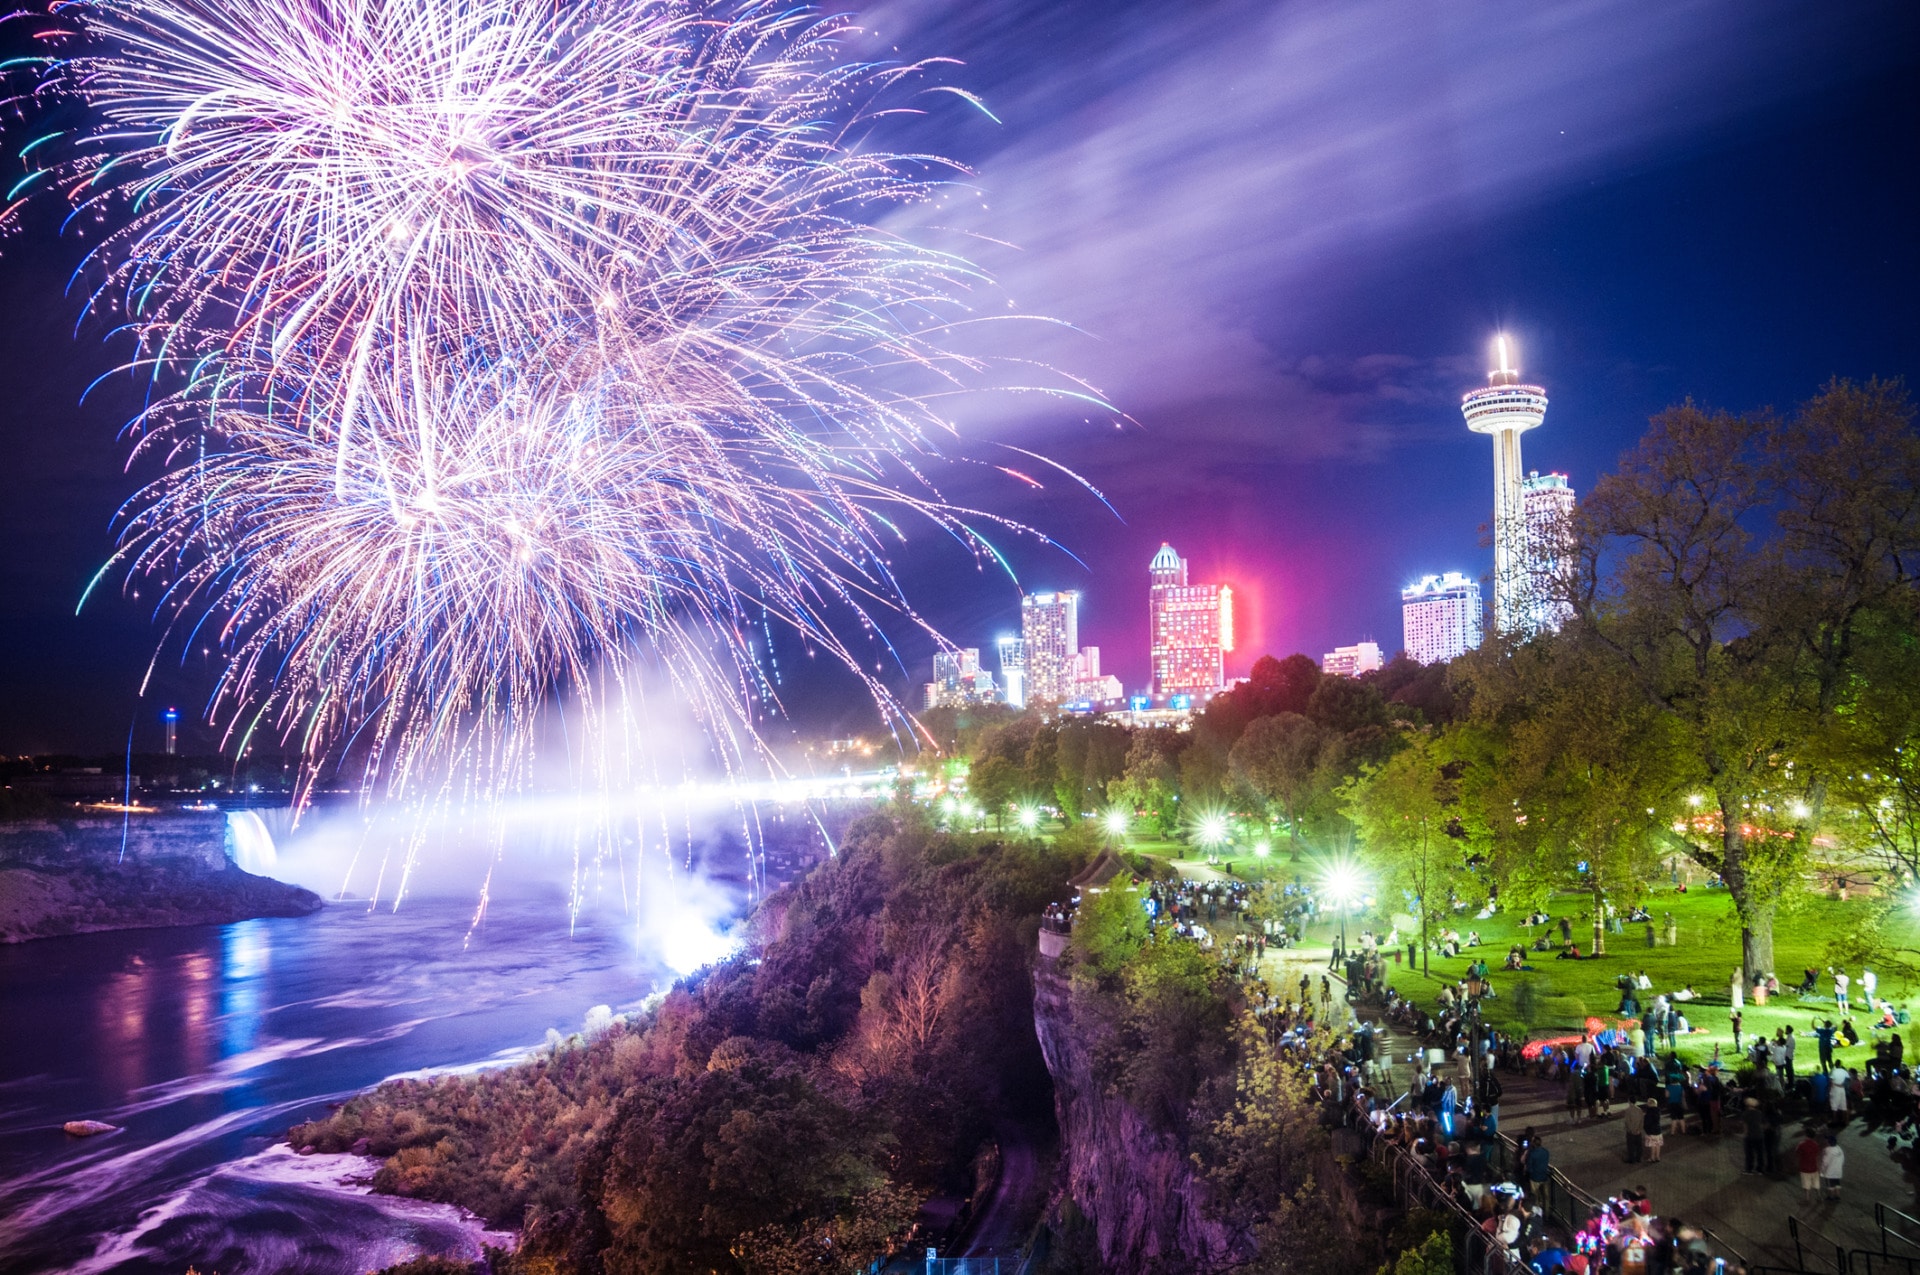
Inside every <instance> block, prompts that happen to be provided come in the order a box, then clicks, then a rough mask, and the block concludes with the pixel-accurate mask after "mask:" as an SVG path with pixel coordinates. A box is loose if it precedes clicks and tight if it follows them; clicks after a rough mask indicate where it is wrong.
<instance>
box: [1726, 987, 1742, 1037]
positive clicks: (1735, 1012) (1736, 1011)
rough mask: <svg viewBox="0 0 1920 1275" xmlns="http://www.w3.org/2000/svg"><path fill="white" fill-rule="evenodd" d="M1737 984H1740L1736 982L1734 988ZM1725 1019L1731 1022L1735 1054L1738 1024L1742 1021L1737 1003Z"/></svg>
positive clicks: (1738, 1035)
mask: <svg viewBox="0 0 1920 1275" xmlns="http://www.w3.org/2000/svg"><path fill="white" fill-rule="evenodd" d="M1739 986H1740V984H1738V983H1735V984H1734V987H1735V989H1738V988H1739ZM1727 1021H1728V1022H1729V1023H1731V1024H1733V1052H1734V1053H1736V1054H1737V1053H1739V1052H1740V1024H1741V1021H1742V1019H1741V1016H1740V1009H1739V1006H1738V1005H1736V1006H1735V1007H1734V1010H1733V1013H1732V1015H1731V1016H1730V1017H1729V1018H1728V1019H1727Z"/></svg>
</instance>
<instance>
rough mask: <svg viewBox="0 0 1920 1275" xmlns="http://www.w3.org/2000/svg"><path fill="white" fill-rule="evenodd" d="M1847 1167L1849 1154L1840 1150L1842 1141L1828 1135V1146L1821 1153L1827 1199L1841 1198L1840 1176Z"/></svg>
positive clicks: (1822, 1174) (1821, 1168)
mask: <svg viewBox="0 0 1920 1275" xmlns="http://www.w3.org/2000/svg"><path fill="white" fill-rule="evenodd" d="M1846 1167H1847V1153H1846V1152H1845V1151H1842V1150H1841V1149H1840V1140H1839V1139H1838V1138H1836V1137H1834V1136H1833V1135H1832V1134H1831V1133H1830V1134H1828V1135H1827V1145H1826V1148H1825V1149H1824V1150H1822V1151H1821V1152H1820V1177H1821V1178H1822V1179H1823V1180H1824V1182H1825V1183H1826V1187H1827V1198H1828V1199H1829V1200H1838V1199H1839V1198H1840V1175H1841V1174H1842V1173H1843V1172H1844V1171H1845V1170H1846Z"/></svg>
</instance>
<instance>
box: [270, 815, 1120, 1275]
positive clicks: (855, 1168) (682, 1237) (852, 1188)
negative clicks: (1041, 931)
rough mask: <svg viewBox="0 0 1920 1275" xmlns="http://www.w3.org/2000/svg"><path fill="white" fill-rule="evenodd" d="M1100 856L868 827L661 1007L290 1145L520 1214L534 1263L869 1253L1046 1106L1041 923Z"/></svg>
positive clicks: (685, 1266)
mask: <svg viewBox="0 0 1920 1275" xmlns="http://www.w3.org/2000/svg"><path fill="white" fill-rule="evenodd" d="M1083 862H1084V860H1082V859H1077V858H1075V857H1074V856H1073V855H1071V854H1070V853H1068V852H1066V851H1063V850H1062V849H1060V848H1059V847H1057V846H1047V845H1043V844H1039V843H1033V842H1028V843H1024V844H1020V845H1006V844H1002V843H999V842H992V841H980V840H976V839H973V838H962V837H949V836H944V835H942V834H938V833H936V832H934V831H933V830H932V829H931V828H930V827H929V826H928V824H927V822H926V820H925V819H924V818H923V817H921V816H919V815H917V814H914V813H912V812H900V813H898V814H893V813H889V814H884V815H877V816H873V817H870V818H868V819H866V820H863V821H862V822H860V823H858V824H856V825H855V826H854V827H853V828H852V829H851V830H849V833H848V835H847V836H846V838H845V839H844V841H843V844H842V847H841V854H840V856H839V857H838V858H837V859H836V860H834V861H832V862H830V863H828V864H826V865H823V866H822V867H821V868H820V869H818V870H816V871H815V872H814V873H813V874H812V875H811V876H809V877H808V878H807V879H806V880H805V881H804V882H802V883H800V884H799V885H798V886H796V887H794V888H793V889H791V890H788V891H785V892H783V893H781V894H779V895H776V896H775V897H774V898H773V899H771V900H769V901H768V903H767V904H765V905H764V906H763V907H762V908H761V910H760V911H759V912H758V913H756V914H755V916H754V918H753V922H752V928H753V939H752V944H751V951H750V953H748V954H747V955H743V956H742V957H741V958H738V959H736V960H733V961H730V962H728V963H726V964H723V965H721V966H718V967H715V968H712V969H709V970H707V971H703V972H702V973H701V974H700V975H697V976H695V977H694V978H692V979H688V980H684V981H683V982H682V983H681V984H679V985H678V986H677V987H676V988H675V989H674V990H673V991H672V992H671V993H669V994H668V996H667V997H666V998H665V1000H664V1001H663V1002H662V1003H661V1004H660V1006H659V1007H658V1008H657V1009H656V1010H655V1011H653V1012H652V1013H651V1014H650V1015H649V1016H648V1017H647V1018H646V1019H645V1020H643V1021H641V1022H638V1023H632V1024H622V1025H617V1026H615V1027H614V1028H612V1029H611V1030H609V1031H607V1032H606V1033H605V1034H603V1035H602V1036H600V1037H599V1038H598V1039H595V1040H593V1041H590V1042H589V1041H584V1040H582V1039H580V1038H577V1037H576V1038H574V1039H572V1040H569V1041H563V1042H561V1044H560V1045H559V1046H558V1047H556V1048H555V1049H553V1050H551V1051H547V1052H543V1054H542V1055H541V1056H540V1057H537V1058H535V1059H533V1060H531V1061H529V1062H527V1063H524V1064H521V1065H519V1066H515V1067H509V1068H503V1069H501V1070H498V1071H492V1072H487V1073H483V1074H481V1075H477V1076H463V1077H443V1078H438V1079H435V1080H432V1081H407V1082H392V1083H389V1084H387V1085H383V1086H381V1087H380V1088H379V1089H377V1090H375V1091H374V1092H372V1093H370V1094H366V1095H363V1096H361V1097H359V1098H356V1099H354V1100H353V1101H351V1102H349V1103H347V1104H346V1105H345V1106H344V1107H342V1108H341V1110H340V1111H339V1112H337V1113H336V1114H335V1115H334V1116H332V1117H331V1118H329V1119H327V1120H324V1121H319V1122H316V1123H314V1124H311V1125H303V1126H300V1127H298V1128H296V1129H295V1130H293V1131H292V1135H291V1137H292V1140H293V1142H294V1144H295V1145H296V1146H311V1147H314V1148H316V1149H318V1150H326V1151H346V1150H351V1149H354V1148H355V1147H356V1146H359V1147H360V1149H362V1150H364V1151H366V1152H368V1153H370V1154H372V1155H375V1156H378V1157H381V1158H382V1159H383V1160H384V1163H383V1165H382V1166H381V1169H380V1171H379V1174H378V1176H377V1179H376V1185H378V1186H379V1187H381V1188H382V1189H385V1190H390V1191H395V1192H398V1193H400V1194H404V1195H412V1196H418V1197H421V1198H427V1199H436V1200H445V1201H447V1202H450V1203H456V1204H460V1205H463V1206H465V1207H467V1208H470V1209H472V1210H473V1211H475V1212H476V1213H479V1214H481V1215H482V1216H484V1217H486V1218H487V1219H488V1220H489V1221H491V1222H493V1223H494V1224H496V1225H504V1226H514V1227H520V1228H523V1235H524V1239H523V1243H522V1246H521V1248H520V1250H519V1251H518V1252H517V1253H515V1254H514V1255H513V1256H512V1257H511V1258H507V1259H503V1261H504V1265H503V1269H506V1270H510V1271H512V1272H514V1273H515V1275H563V1273H564V1272H572V1271H585V1270H597V1271H605V1272H607V1273H608V1275H615V1273H617V1272H635V1273H638V1272H667V1271H680V1270H693V1269H697V1270H701V1271H721V1272H748V1271H752V1272H785V1271H840V1270H845V1271H852V1270H855V1269H863V1268H864V1267H865V1266H866V1265H867V1264H869V1263H871V1262H872V1261H873V1260H874V1259H875V1258H877V1257H879V1256H883V1255H884V1254H885V1253H886V1252H888V1251H889V1250H890V1249H891V1248H892V1247H893V1246H895V1245H897V1243H898V1242H899V1240H900V1237H901V1236H902V1235H903V1234H904V1232H905V1229H906V1227H907V1225H908V1224H909V1223H910V1221H911V1218H912V1215H913V1213H914V1211H915V1209H916V1208H917V1206H918V1204H919V1201H920V1200H921V1199H923V1198H924V1197H925V1196H926V1195H927V1194H928V1193H929V1192H932V1191H935V1190H949V1189H965V1188H966V1186H967V1185H968V1184H969V1183H970V1182H971V1173H972V1162H973V1158H974V1153H975V1151H976V1150H977V1148H978V1147H979V1146H980V1144H981V1143H982V1141H983V1140H984V1139H985V1138H986V1137H987V1136H988V1135H989V1133H990V1128H989V1125H988V1121H989V1119H990V1118H991V1117H992V1115H993V1114H994V1113H1005V1114H1009V1115H1012V1116H1015V1117H1016V1118H1018V1117H1020V1116H1021V1115H1022V1114H1023V1113H1026V1112H1028V1111H1029V1109H1030V1108H1033V1107H1035V1106H1036V1105H1040V1104H1045V1103H1046V1102H1047V1101H1048V1097H1047V1095H1048V1093H1049V1089H1048V1085H1047V1078H1046V1073H1045V1065H1044V1063H1043V1061H1042V1060H1041V1058H1040V1053H1039V1045H1038V1042H1037V1040H1036V1039H1035V1037H1034V1029H1033V1010H1032V1002H1031V982H1030V979H1029V974H1028V961H1029V960H1030V958H1031V950H1032V942H1033V931H1034V926H1035V920H1034V918H1035V917H1036V916H1037V914H1038V913H1039V912H1040V910H1041V909H1042V908H1043V907H1045V906H1046V904H1047V903H1049V902H1051V901H1053V900H1056V899H1059V898H1061V897H1063V896H1064V893H1065V882H1066V880H1067V878H1068V877H1069V876H1071V875H1072V874H1073V872H1075V871H1076V870H1078V868H1079V867H1080V866H1082V864H1083Z"/></svg>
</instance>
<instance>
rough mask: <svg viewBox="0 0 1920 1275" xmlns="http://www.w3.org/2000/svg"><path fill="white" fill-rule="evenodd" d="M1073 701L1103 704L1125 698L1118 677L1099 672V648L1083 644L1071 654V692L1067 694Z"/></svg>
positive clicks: (1124, 692)
mask: <svg viewBox="0 0 1920 1275" xmlns="http://www.w3.org/2000/svg"><path fill="white" fill-rule="evenodd" d="M1068 698H1069V699H1071V700H1072V701H1074V702H1075V703H1087V704H1105V703H1107V702H1108V701H1110V700H1117V699H1124V698H1126V691H1125V690H1124V689H1123V688H1122V687H1121V685H1120V679H1119V678H1117V677H1115V676H1114V675H1113V674H1111V673H1108V674H1106V675H1104V676H1102V675H1101V672H1100V648H1099V647H1097V646H1083V647H1081V648H1080V649H1079V650H1078V651H1076V652H1074V656H1073V694H1072V695H1070V696H1068Z"/></svg>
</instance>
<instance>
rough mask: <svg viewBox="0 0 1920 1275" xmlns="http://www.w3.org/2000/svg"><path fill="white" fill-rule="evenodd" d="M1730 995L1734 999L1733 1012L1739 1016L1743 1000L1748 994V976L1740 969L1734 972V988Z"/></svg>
mask: <svg viewBox="0 0 1920 1275" xmlns="http://www.w3.org/2000/svg"><path fill="white" fill-rule="evenodd" d="M1728 994H1729V995H1730V996H1731V997H1732V1001H1731V1003H1732V1005H1733V1012H1734V1013H1736V1014H1738V1013H1739V1012H1740V1007H1741V1003H1742V1001H1741V998H1742V997H1744V996H1745V995H1746V994H1747V979H1746V975H1745V973H1744V972H1743V971H1742V970H1740V969H1739V968H1738V967H1736V968H1735V969H1734V971H1733V986H1732V988H1731V989H1730V990H1729V992H1728Z"/></svg>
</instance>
